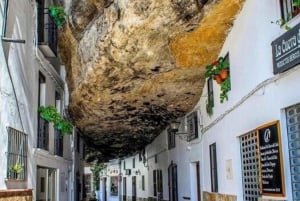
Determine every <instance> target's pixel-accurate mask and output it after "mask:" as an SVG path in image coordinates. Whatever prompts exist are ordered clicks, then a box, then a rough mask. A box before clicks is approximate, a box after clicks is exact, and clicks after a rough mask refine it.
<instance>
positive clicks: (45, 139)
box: [37, 117, 49, 150]
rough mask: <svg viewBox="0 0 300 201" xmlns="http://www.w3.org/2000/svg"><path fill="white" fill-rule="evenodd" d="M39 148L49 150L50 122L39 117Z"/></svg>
mask: <svg viewBox="0 0 300 201" xmlns="http://www.w3.org/2000/svg"><path fill="white" fill-rule="evenodd" d="M37 144H38V148H40V149H44V150H48V149H49V122H48V121H46V120H44V119H43V118H41V117H39V122H38V143H37Z"/></svg>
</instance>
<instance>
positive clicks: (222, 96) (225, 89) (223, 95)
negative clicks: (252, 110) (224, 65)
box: [220, 77, 231, 103]
mask: <svg viewBox="0 0 300 201" xmlns="http://www.w3.org/2000/svg"><path fill="white" fill-rule="evenodd" d="M230 89H231V83H230V77H227V78H226V80H224V81H223V82H222V83H221V93H220V102H221V103H223V102H224V100H225V99H226V100H228V95H227V93H228V92H229V91H230Z"/></svg>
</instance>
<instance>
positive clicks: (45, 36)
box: [0, 0, 83, 201]
mask: <svg viewBox="0 0 300 201" xmlns="http://www.w3.org/2000/svg"><path fill="white" fill-rule="evenodd" d="M54 3H56V2H52V1H50V0H49V1H39V0H37V1H32V0H22V1H19V0H4V1H1V2H0V11H1V13H0V14H1V17H0V28H1V33H2V34H1V35H2V40H1V41H0V58H1V59H0V74H1V75H0V122H1V123H0V132H1V135H0V142H1V146H0V158H1V159H0V161H1V162H0V169H1V171H0V200H4V201H5V200H6V199H9V200H11V199H14V200H23V199H24V200H25V197H26V196H27V200H34V201H39V200H40V201H42V200H50V201H58V200H66V201H71V200H72V201H73V200H80V197H82V195H78V193H77V192H82V190H81V191H80V190H79V189H78V187H76V186H75V185H74V184H77V183H79V184H78V186H80V183H82V178H83V177H82V171H80V172H79V171H77V169H80V170H81V168H80V167H79V168H78V166H80V161H78V162H77V164H73V161H75V160H74V158H75V157H77V152H76V153H75V151H76V150H77V148H76V146H75V145H76V144H75V143H74V141H76V143H77V141H78V140H77V138H76V139H75V140H74V137H73V135H67V136H64V137H62V135H61V133H60V132H59V130H57V129H56V128H54V126H53V124H52V123H48V122H47V121H45V120H43V119H42V118H41V117H40V115H39V112H38V108H39V106H49V105H52V106H55V107H56V109H57V111H58V112H59V113H60V114H61V116H63V117H64V118H65V119H67V110H66V109H67V105H68V89H67V87H66V83H65V74H66V72H65V69H64V66H62V65H61V64H60V62H59V59H58V57H57V26H56V25H55V24H54V23H53V21H51V20H50V18H49V14H48V10H47V7H48V6H49V5H50V4H54ZM71 134H72V133H71ZM77 144H78V147H79V146H81V147H82V146H83V145H81V144H80V142H79V143H77ZM81 150H83V148H82V149H81ZM81 153H83V152H82V151H81ZM82 158H83V157H81V158H80V159H81V161H82ZM13 168H15V169H19V170H18V172H17V171H15V172H17V174H15V173H14V172H13V171H12V169H13ZM76 171H77V172H76ZM76 173H77V177H78V178H76V177H75V176H76ZM77 180H78V182H77ZM76 182H77V183H76ZM75 192H76V193H75ZM16 195H18V196H19V197H18V196H16Z"/></svg>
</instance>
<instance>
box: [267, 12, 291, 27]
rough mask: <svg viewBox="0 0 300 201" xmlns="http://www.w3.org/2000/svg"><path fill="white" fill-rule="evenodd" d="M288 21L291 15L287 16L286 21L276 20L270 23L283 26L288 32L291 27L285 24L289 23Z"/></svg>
mask: <svg viewBox="0 0 300 201" xmlns="http://www.w3.org/2000/svg"><path fill="white" fill-rule="evenodd" d="M290 19H291V14H288V18H287V19H286V20H284V19H278V20H276V21H275V22H274V21H271V23H273V24H277V25H279V26H283V25H284V29H285V30H287V31H288V30H290V29H291V27H290V26H289V25H287V24H286V22H287V21H289V20H290Z"/></svg>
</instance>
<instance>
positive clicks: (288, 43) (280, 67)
mask: <svg viewBox="0 0 300 201" xmlns="http://www.w3.org/2000/svg"><path fill="white" fill-rule="evenodd" d="M272 53H273V72H274V74H278V73H281V72H283V71H286V70H288V69H290V68H292V67H294V66H296V65H297V64H299V63H300V24H298V25H296V26H295V27H293V28H292V29H290V30H289V31H287V32H286V33H285V34H283V35H282V36H280V37H279V38H277V39H276V40H274V41H273V42H272Z"/></svg>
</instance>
